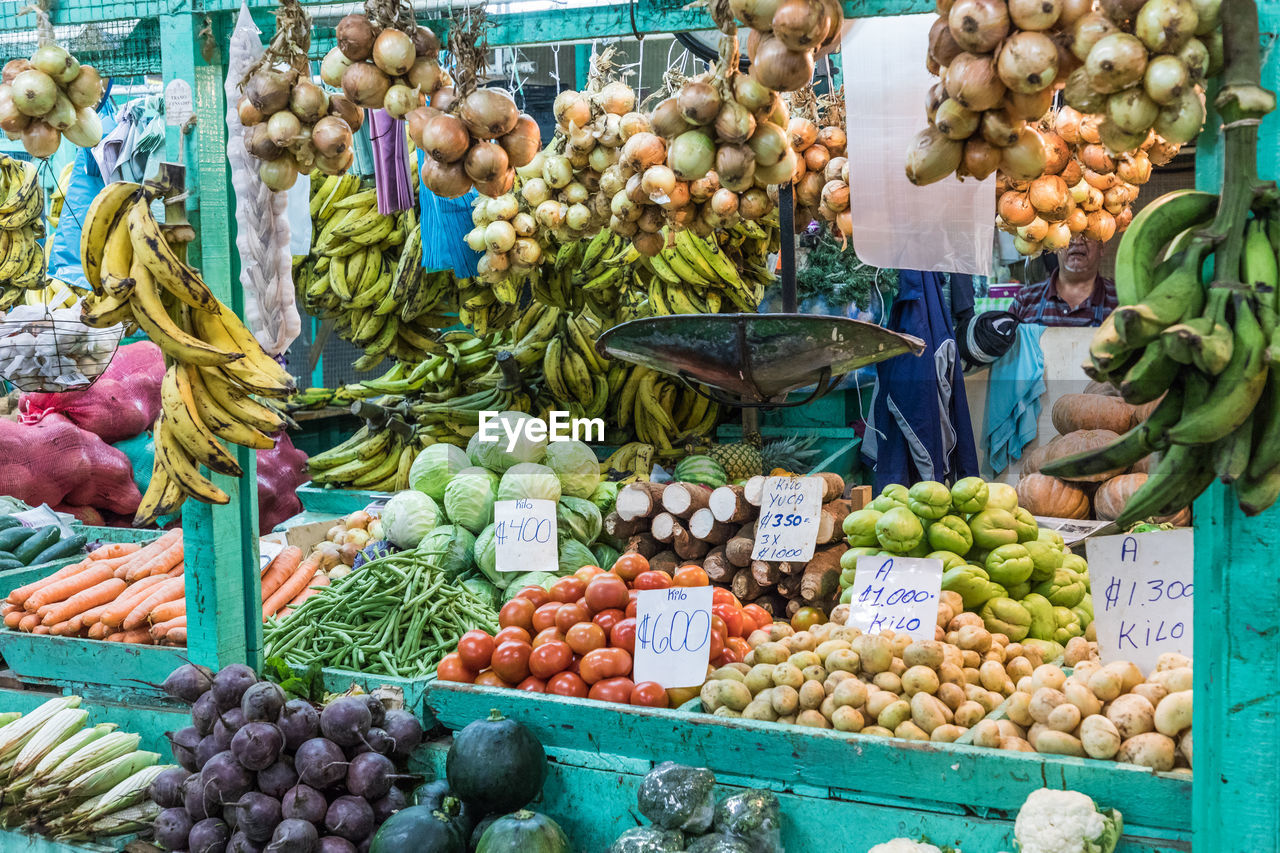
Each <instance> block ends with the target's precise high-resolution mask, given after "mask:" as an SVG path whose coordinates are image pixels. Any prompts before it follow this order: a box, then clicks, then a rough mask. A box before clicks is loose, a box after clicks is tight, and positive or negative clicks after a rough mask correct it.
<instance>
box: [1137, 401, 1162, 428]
mask: <svg viewBox="0 0 1280 853" xmlns="http://www.w3.org/2000/svg"><path fill="white" fill-rule="evenodd" d="M1163 399H1164V395H1163V394H1161V395H1160V396H1159V397H1157V398H1156V399H1154V400H1152V401H1151V402H1150V403H1143V404H1142V405H1140V406H1134V407H1133V421H1132V423H1133V426H1137V425H1138V424H1140V423H1142V422H1143V421H1145V420H1146V419H1147V418H1149V417H1151V413H1152V412H1154V411H1155V410H1156V406H1158V405H1160V401H1161V400H1163Z"/></svg>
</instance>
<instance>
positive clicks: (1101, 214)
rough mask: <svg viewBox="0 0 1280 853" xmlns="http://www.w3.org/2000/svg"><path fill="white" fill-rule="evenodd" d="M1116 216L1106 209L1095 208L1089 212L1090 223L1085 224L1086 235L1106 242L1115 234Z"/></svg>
mask: <svg viewBox="0 0 1280 853" xmlns="http://www.w3.org/2000/svg"><path fill="white" fill-rule="evenodd" d="M1115 233H1116V220H1115V217H1114V216H1112V215H1111V214H1110V213H1107V212H1106V211H1105V210H1095V211H1093V212H1092V213H1090V214H1089V224H1088V225H1086V226H1085V229H1084V235H1085V236H1086V237H1089V238H1090V239H1093V240H1098V241H1099V242H1102V243H1105V242H1107V241H1108V240H1110V239H1111V238H1112V237H1114V236H1115Z"/></svg>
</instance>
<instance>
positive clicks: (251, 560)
mask: <svg viewBox="0 0 1280 853" xmlns="http://www.w3.org/2000/svg"><path fill="white" fill-rule="evenodd" d="M226 20H227V16H226V15H224V14H219V15H215V16H212V17H205V16H200V17H197V16H195V15H193V14H191V13H190V12H189V11H179V12H177V13H175V14H168V15H162V16H161V17H160V25H161V33H162V36H163V43H164V55H163V60H164V61H163V70H164V81H165V83H166V84H167V83H168V82H169V81H170V80H174V79H180V80H184V81H186V82H188V83H189V84H191V87H192V90H193V103H194V109H195V120H196V123H195V125H194V127H193V128H191V132H190V133H186V134H182V133H181V132H180V131H177V132H175V129H172V128H171V129H170V133H169V135H168V140H167V142H168V148H167V151H168V156H169V158H170V159H172V160H177V158H178V157H179V156H181V158H182V162H183V163H184V164H185V165H186V166H187V175H186V179H187V190H188V191H189V192H190V193H191V200H190V201H189V202H188V204H187V208H188V215H189V217H190V219H191V223H192V225H194V226H195V229H196V234H197V235H198V238H197V241H196V242H195V243H193V244H192V245H191V246H190V255H191V257H190V260H191V262H192V263H193V264H195V265H197V266H199V267H200V270H201V272H202V274H203V275H204V279H205V282H206V283H207V284H208V285H209V287H210V289H211V290H213V293H214V295H215V296H217V297H218V298H219V299H220V300H222V301H223V302H224V303H225V304H226V305H228V306H229V307H230V308H231V309H232V310H233V311H235V312H236V313H237V314H243V312H244V294H243V291H242V290H241V288H240V283H239V264H238V263H237V261H236V255H235V251H234V249H235V242H234V241H235V232H234V228H235V219H234V208H233V206H232V203H231V192H230V189H231V180H230V175H229V173H228V168H227V154H226V145H227V135H226V98H225V97H224V94H223V89H222V86H223V77H224V73H225V72H224V69H223V65H222V55H221V51H222V50H223V47H224V46H225V45H226V44H227V27H226ZM202 26H209V27H211V30H212V32H211V33H210V38H208V39H206V38H204V37H203V36H202V35H201V33H200V29H201V27H202ZM205 52H207V55H206V54H205ZM230 449H231V450H232V452H233V453H234V455H235V457H236V461H237V462H238V463H239V464H240V467H241V469H242V470H243V471H244V474H243V475H242V476H241V477H240V478H238V479H237V478H232V477H225V476H222V475H214V476H213V480H214V482H215V483H217V484H218V486H219V487H220V488H222V490H223V491H225V492H226V493H227V494H228V495H230V497H231V501H230V503H228V504H226V505H225V506H209V505H206V504H202V503H199V502H197V501H194V500H188V501H187V502H186V503H185V504H184V505H183V508H182V526H183V534H184V536H185V538H186V564H187V614H188V616H187V620H188V622H187V624H188V641H187V648H188V652H189V654H190V658H191V660H192V661H194V662H197V663H202V664H205V665H206V666H211V667H214V668H218V667H222V666H225V665H227V664H231V663H248V664H250V665H251V666H257V665H258V664H259V663H260V660H261V656H262V617H261V614H262V604H261V601H262V599H261V593H260V587H259V580H258V547H257V543H258V536H257V531H258V495H257V471H256V465H255V462H256V456H255V454H254V452H253V451H251V450H248V449H246V448H243V447H234V446H233V447H231V448H230Z"/></svg>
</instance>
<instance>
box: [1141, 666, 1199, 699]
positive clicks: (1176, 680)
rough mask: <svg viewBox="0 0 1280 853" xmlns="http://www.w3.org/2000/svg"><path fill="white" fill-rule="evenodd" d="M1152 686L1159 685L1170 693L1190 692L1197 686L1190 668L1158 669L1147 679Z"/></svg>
mask: <svg viewBox="0 0 1280 853" xmlns="http://www.w3.org/2000/svg"><path fill="white" fill-rule="evenodd" d="M1147 681H1148V682H1150V683H1152V684H1159V685H1160V686H1161V687H1163V688H1164V689H1165V690H1167V691H1169V692H1170V693H1179V692H1181V691H1183V690H1190V689H1192V688H1193V687H1194V686H1195V677H1194V675H1193V673H1192V671H1191V667H1189V666H1181V667H1176V668H1174V669H1158V670H1156V671H1155V672H1153V673H1151V675H1150V676H1149V677H1148V678H1147Z"/></svg>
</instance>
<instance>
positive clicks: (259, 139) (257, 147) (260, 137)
mask: <svg viewBox="0 0 1280 853" xmlns="http://www.w3.org/2000/svg"><path fill="white" fill-rule="evenodd" d="M244 150H245V151H248V152H249V153H250V154H252V155H253V156H254V157H257V158H258V159H259V160H274V159H276V158H277V157H279V156H280V154H281V153H282V149H281V148H280V146H279V145H276V144H275V143H274V142H272V141H271V137H270V136H268V135H267V125H266V123H265V122H264V123H262V124H255V125H254V126H253V127H251V128H249V129H248V130H247V131H245V134H244Z"/></svg>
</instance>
